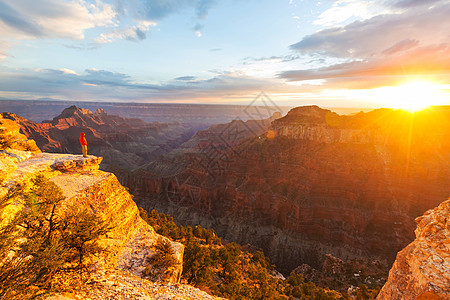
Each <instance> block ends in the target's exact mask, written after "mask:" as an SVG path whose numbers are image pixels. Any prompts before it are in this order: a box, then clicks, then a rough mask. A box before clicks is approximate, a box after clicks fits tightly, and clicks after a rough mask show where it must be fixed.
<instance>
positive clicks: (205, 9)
mask: <svg viewBox="0 0 450 300" xmlns="http://www.w3.org/2000/svg"><path fill="white" fill-rule="evenodd" d="M215 2H216V1H215V0H201V1H198V3H197V7H196V8H195V11H196V14H197V18H199V19H206V17H207V16H208V13H209V10H210V9H211V8H212V7H213V6H214V4H215Z"/></svg>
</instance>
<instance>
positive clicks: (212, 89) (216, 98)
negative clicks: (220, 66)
mask: <svg viewBox="0 0 450 300" xmlns="http://www.w3.org/2000/svg"><path fill="white" fill-rule="evenodd" d="M314 89H317V84H305V85H301V86H300V85H298V86H296V85H290V84H285V83H283V81H282V80H278V79H271V78H255V77H251V76H248V75H246V74H244V73H233V72H222V73H220V74H216V75H214V76H213V77H211V78H208V79H199V78H197V77H196V76H182V77H177V78H175V79H174V80H171V81H168V82H162V83H148V82H137V81H136V80H135V79H134V78H132V77H130V76H129V75H127V74H124V73H117V72H110V71H106V70H97V69H88V70H85V71H84V72H82V73H76V72H74V71H72V70H70V69H61V70H53V69H42V70H41V69H34V70H31V69H19V70H16V69H6V70H5V71H4V72H2V73H0V97H5V98H6V97H8V96H10V95H16V97H20V98H22V99H37V98H42V97H49V98H53V99H71V100H109V101H143V102H145V101H156V102H158V101H159V102H164V101H181V102H183V101H195V100H199V99H200V100H201V101H206V102H208V101H213V102H215V103H218V102H220V101H221V100H220V99H224V98H227V99H228V98H230V97H231V98H236V99H239V97H244V96H246V95H247V96H249V95H253V96H254V95H256V94H258V93H259V92H260V91H262V90H264V91H267V92H269V93H282V92H283V93H296V92H299V91H303V92H311V91H313V90H314Z"/></svg>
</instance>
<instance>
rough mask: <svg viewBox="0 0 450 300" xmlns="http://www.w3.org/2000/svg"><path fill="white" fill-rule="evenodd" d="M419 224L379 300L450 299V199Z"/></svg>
mask: <svg viewBox="0 0 450 300" xmlns="http://www.w3.org/2000/svg"><path fill="white" fill-rule="evenodd" d="M416 223H417V229H416V231H415V233H416V239H415V240H414V241H413V242H412V243H411V244H409V245H408V246H407V247H406V248H405V249H403V250H402V251H400V252H399V253H398V254H397V259H396V260H395V262H394V265H393V266H392V269H391V271H390V272H389V278H388V281H387V283H386V284H385V285H384V287H383V289H382V290H381V292H380V294H379V295H378V297H377V299H449V298H450V200H447V201H445V202H443V203H441V204H440V205H439V206H438V207H436V208H434V209H431V210H428V211H427V212H426V213H425V214H424V215H423V216H421V217H418V218H416Z"/></svg>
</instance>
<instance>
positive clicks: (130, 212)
mask: <svg viewBox="0 0 450 300" xmlns="http://www.w3.org/2000/svg"><path fill="white" fill-rule="evenodd" d="M2 121H3V120H2ZM10 122H12V121H10V120H8V121H7V122H6V123H8V124H7V125H8V126H6V125H5V122H3V123H2V126H3V128H6V132H5V131H4V132H3V133H2V134H7V135H13V134H16V135H17V133H18V126H17V125H16V126H13V124H11V123H10ZM10 128H12V129H11V132H10ZM17 138H24V137H23V136H21V135H17ZM30 144H31V145H34V143H30ZM17 145H19V144H18V143H15V144H13V148H17V147H18V146H17ZM34 146H35V145H34ZM20 147H22V146H20ZM20 147H19V148H20ZM36 149H37V148H36ZM36 149H35V150H34V151H33V152H30V151H24V150H18V149H12V148H6V149H4V150H2V151H1V155H0V165H1V166H2V174H3V175H4V176H3V180H2V182H1V186H0V196H3V195H5V194H6V193H7V192H8V189H10V188H12V187H14V186H16V185H21V186H27V185H28V184H30V180H31V179H32V178H34V177H35V176H36V175H38V174H41V175H44V176H45V177H47V178H49V179H50V180H51V181H53V182H54V183H56V184H57V185H58V186H59V187H60V188H61V189H62V191H63V194H64V196H65V197H66V199H65V201H64V203H63V204H62V206H61V210H62V211H63V212H64V210H66V209H68V208H69V207H72V206H73V205H76V206H77V207H80V208H82V207H86V208H88V209H90V210H92V211H93V212H94V213H95V214H97V215H98V216H100V218H101V219H103V220H104V221H106V222H107V224H108V226H109V227H110V228H111V231H109V232H108V234H107V236H106V237H104V238H102V240H101V241H100V243H101V244H102V245H103V246H104V247H105V249H106V250H105V251H103V252H102V253H101V255H100V257H99V258H98V261H96V262H95V263H96V264H97V266H98V267H103V268H104V269H105V270H116V269H117V270H124V271H128V272H130V273H131V274H134V275H136V276H141V274H142V271H143V270H144V265H145V264H146V258H147V257H151V256H152V255H154V254H155V253H156V250H155V247H154V246H155V244H156V241H157V240H158V239H159V238H162V239H167V238H165V237H162V236H160V235H158V234H156V232H155V231H154V229H153V228H152V227H151V226H150V225H148V224H147V223H146V222H145V221H144V220H142V219H141V218H140V216H139V211H138V208H137V206H136V204H135V203H134V202H133V199H132V196H131V195H130V194H129V193H128V191H127V190H126V189H125V188H124V187H123V186H122V185H121V184H120V183H119V182H118V181H117V178H116V177H115V176H114V175H113V174H112V173H107V172H103V171H99V170H98V167H99V163H100V162H101V157H95V156H89V157H87V158H83V157H82V156H81V155H70V154H50V153H39V152H40V151H38V150H36ZM5 166H6V167H5ZM19 207H20V203H16V202H12V203H10V205H8V206H7V207H5V208H3V209H2V210H1V211H0V215H1V220H7V219H9V218H11V217H12V215H13V214H14V213H15V212H17V210H18V209H19ZM171 244H172V247H173V249H174V251H175V255H176V258H177V260H178V262H177V263H176V265H175V266H174V267H171V269H170V270H169V272H168V274H169V276H167V279H165V280H166V281H167V282H173V283H175V282H178V281H179V278H180V275H181V272H182V259H183V251H184V248H183V246H182V245H181V244H180V243H176V242H171Z"/></svg>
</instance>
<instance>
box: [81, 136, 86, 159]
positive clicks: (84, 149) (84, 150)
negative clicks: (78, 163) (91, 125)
mask: <svg viewBox="0 0 450 300" xmlns="http://www.w3.org/2000/svg"><path fill="white" fill-rule="evenodd" d="M80 144H81V149H82V150H83V157H87V141H86V138H85V137H84V132H82V133H80Z"/></svg>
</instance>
